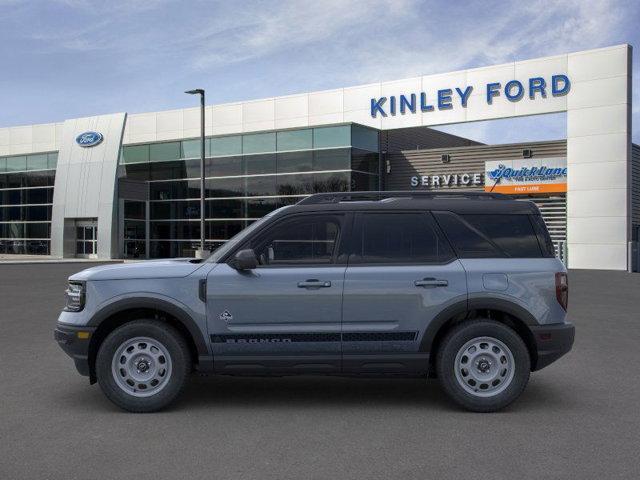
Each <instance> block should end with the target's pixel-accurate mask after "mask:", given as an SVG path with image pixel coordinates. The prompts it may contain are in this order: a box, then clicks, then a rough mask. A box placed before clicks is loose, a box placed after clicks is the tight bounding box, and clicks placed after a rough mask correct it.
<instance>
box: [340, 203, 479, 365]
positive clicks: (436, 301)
mask: <svg viewBox="0 0 640 480" xmlns="http://www.w3.org/2000/svg"><path fill="white" fill-rule="evenodd" d="M352 239H353V241H352V242H351V243H352V245H351V247H350V252H351V255H350V256H349V267H348V268H347V271H346V275H345V285H344V300H343V301H344V303H343V305H344V307H343V324H342V325H343V327H342V328H343V333H342V340H343V342H342V349H343V369H344V371H345V372H352V373H368V372H369V373H381V372H384V373H407V374H421V373H425V372H426V371H427V368H428V352H424V351H423V349H422V348H421V347H420V343H421V340H422V337H423V334H424V332H425V329H426V328H427V326H428V325H429V322H430V321H431V320H432V319H433V318H434V317H435V316H436V315H437V314H438V313H439V312H441V311H442V310H443V309H444V308H446V307H448V306H450V305H453V304H455V303H458V302H462V303H463V304H465V302H466V299H467V282H466V278H465V271H464V269H463V267H462V265H461V263H460V261H459V260H457V259H456V258H455V256H454V254H453V252H452V251H451V248H450V246H449V244H448V243H447V241H446V240H445V239H444V238H443V236H442V234H441V233H440V232H439V229H438V228H437V226H436V224H435V221H434V220H433V217H432V216H431V214H430V213H428V212H415V211H413V212H406V213H401V212H387V213H384V212H363V213H358V214H357V215H356V217H355V222H354V231H353V236H352ZM465 305H466V304H465Z"/></svg>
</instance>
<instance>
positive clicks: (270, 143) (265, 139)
mask: <svg viewBox="0 0 640 480" xmlns="http://www.w3.org/2000/svg"><path fill="white" fill-rule="evenodd" d="M275 151H276V134H275V133H253V134H251V135H244V136H243V137H242V153H268V152H275Z"/></svg>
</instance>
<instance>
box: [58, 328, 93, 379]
mask: <svg viewBox="0 0 640 480" xmlns="http://www.w3.org/2000/svg"><path fill="white" fill-rule="evenodd" d="M94 331H95V328H92V327H74V326H71V325H64V324H60V323H59V324H58V325H57V326H56V328H55V330H54V331H53V338H54V339H55V340H56V342H58V345H60V348H62V350H64V352H65V353H66V354H67V355H69V356H70V357H71V358H72V359H73V362H74V363H75V365H76V369H77V370H78V372H79V373H80V375H84V376H86V377H88V376H89V343H90V342H91V337H92V335H93V332H94ZM79 334H80V335H79Z"/></svg>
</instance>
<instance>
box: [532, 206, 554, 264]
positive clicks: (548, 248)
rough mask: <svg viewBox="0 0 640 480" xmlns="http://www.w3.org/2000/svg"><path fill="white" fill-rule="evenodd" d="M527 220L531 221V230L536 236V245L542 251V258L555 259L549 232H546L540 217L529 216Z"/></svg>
mask: <svg viewBox="0 0 640 480" xmlns="http://www.w3.org/2000/svg"><path fill="white" fill-rule="evenodd" d="M529 218H530V219H531V223H532V224H533V228H534V229H535V231H536V235H537V236H538V244H539V245H540V248H541V249H542V255H543V256H544V257H551V258H552V257H555V256H556V249H555V247H554V245H553V240H551V236H550V235H549V230H547V225H546V224H545V223H544V219H543V218H542V215H531V216H530V217H529Z"/></svg>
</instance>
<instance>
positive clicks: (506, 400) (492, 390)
mask: <svg viewBox="0 0 640 480" xmlns="http://www.w3.org/2000/svg"><path fill="white" fill-rule="evenodd" d="M530 367H531V360H530V357H529V351H528V350H527V347H526V345H525V344H524V342H523V341H522V339H521V338H520V336H519V335H518V334H517V333H516V332H515V331H514V330H512V329H511V328H509V327H507V326H506V325H504V324H502V323H499V322H496V321H493V320H471V321H467V322H463V323H461V324H459V325H456V326H455V327H454V328H453V329H452V330H451V331H450V332H448V333H447V335H446V336H445V338H444V339H443V341H442V344H441V347H440V349H439V351H438V356H437V359H436V368H437V371H438V378H439V379H440V382H441V384H442V387H443V388H444V390H445V392H446V393H447V394H448V395H449V396H450V397H451V398H452V399H453V400H454V401H455V402H456V403H458V404H459V405H461V406H462V407H464V408H466V409H468V410H472V411H474V412H493V411H496V410H500V409H502V408H504V407H506V406H507V405H509V404H510V403H511V402H513V401H514V400H515V399H516V398H518V397H519V396H520V394H521V393H522V392H523V390H524V388H525V387H526V385H527V382H528V381H529V372H530Z"/></svg>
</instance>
